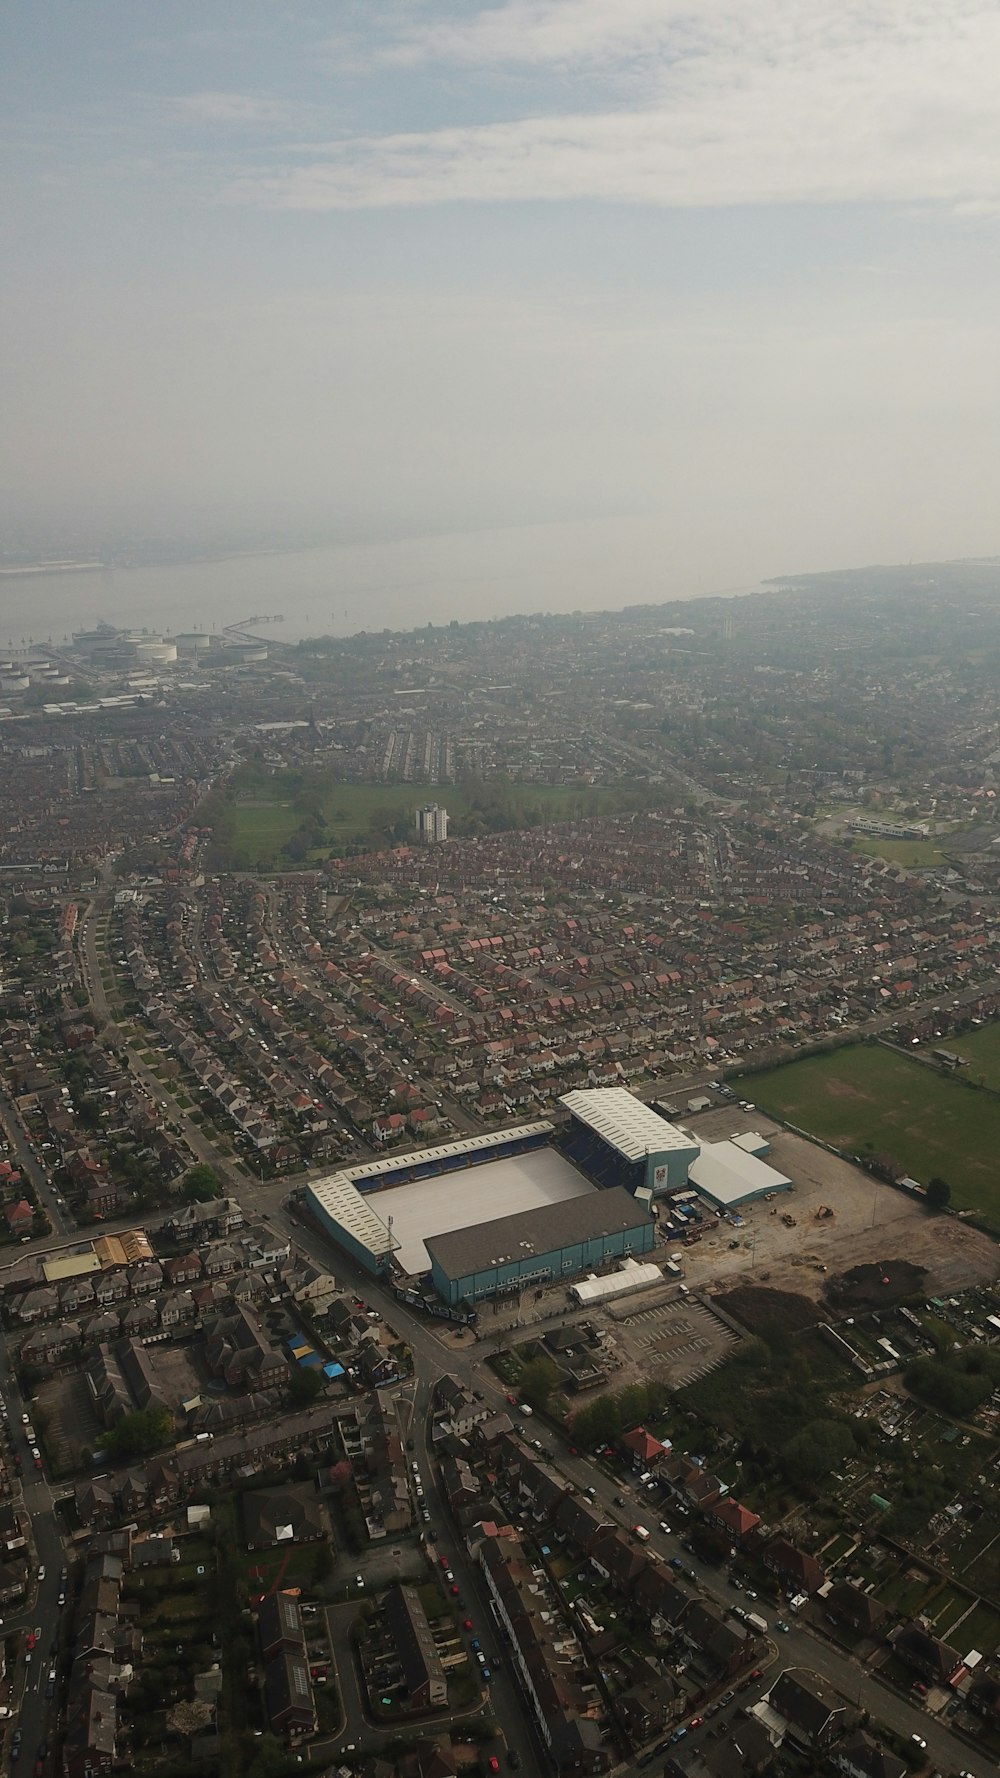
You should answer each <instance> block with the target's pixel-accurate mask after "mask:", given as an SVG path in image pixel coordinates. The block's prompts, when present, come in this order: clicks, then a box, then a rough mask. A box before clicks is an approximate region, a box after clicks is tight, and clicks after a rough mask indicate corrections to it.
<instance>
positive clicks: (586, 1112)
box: [559, 1087, 698, 1161]
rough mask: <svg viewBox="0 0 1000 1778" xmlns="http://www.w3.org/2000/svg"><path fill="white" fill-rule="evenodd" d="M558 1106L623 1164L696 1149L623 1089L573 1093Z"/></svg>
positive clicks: (590, 1088) (603, 1088) (695, 1144)
mask: <svg viewBox="0 0 1000 1778" xmlns="http://www.w3.org/2000/svg"><path fill="white" fill-rule="evenodd" d="M559 1103H560V1105H565V1107H566V1110H567V1111H568V1112H570V1113H571V1114H572V1115H573V1117H576V1118H579V1120H580V1122H581V1123H582V1124H586V1125H587V1127H588V1129H591V1130H593V1131H595V1133H596V1134H597V1135H598V1136H602V1137H603V1138H604V1141H605V1142H607V1143H610V1145H611V1147H612V1148H615V1149H617V1150H618V1153H619V1154H620V1155H623V1156H624V1158H625V1160H627V1161H641V1160H642V1159H643V1158H644V1156H645V1155H654V1154H664V1153H665V1152H666V1151H667V1150H668V1149H671V1148H683V1149H687V1150H688V1151H689V1152H690V1150H691V1149H692V1148H696V1147H697V1146H698V1145H697V1143H696V1142H695V1141H694V1140H693V1139H692V1138H691V1137H690V1136H685V1134H684V1132H683V1130H678V1129H677V1128H676V1126H675V1125H674V1124H668V1123H667V1120H666V1118H665V1117H660V1115H659V1113H658V1112H655V1111H653V1110H651V1109H650V1107H649V1106H648V1105H644V1104H643V1102H642V1100H641V1099H637V1098H636V1097H635V1094H634V1093H630V1092H629V1090H628V1088H627V1087H588V1088H580V1089H579V1090H578V1091H577V1092H575V1093H563V1095H562V1097H561V1098H560V1100H559Z"/></svg>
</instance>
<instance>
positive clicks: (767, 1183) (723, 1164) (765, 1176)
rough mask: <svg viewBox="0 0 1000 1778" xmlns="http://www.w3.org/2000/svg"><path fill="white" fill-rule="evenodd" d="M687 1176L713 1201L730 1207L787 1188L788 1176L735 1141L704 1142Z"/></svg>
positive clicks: (788, 1183)
mask: <svg viewBox="0 0 1000 1778" xmlns="http://www.w3.org/2000/svg"><path fill="white" fill-rule="evenodd" d="M688 1179H689V1181H690V1183H691V1184H692V1185H696V1186H697V1187H698V1190H699V1191H700V1192H703V1193H704V1195H705V1197H706V1198H711V1200H712V1202H713V1203H714V1204H721V1205H722V1206H723V1207H731V1206H733V1205H735V1204H744V1203H746V1202H747V1200H748V1199H750V1198H762V1197H763V1196H764V1195H765V1193H766V1192H780V1191H787V1190H788V1188H789V1186H790V1185H791V1183H792V1182H791V1180H790V1179H788V1178H787V1177H786V1175H785V1174H784V1173H779V1172H778V1171H777V1169H776V1168H774V1167H769V1166H768V1165H767V1162H766V1161H759V1160H758V1159H757V1157H756V1155H752V1154H747V1153H746V1151H745V1150H744V1149H742V1148H737V1146H736V1143H735V1142H704V1143H702V1149H701V1153H700V1155H699V1156H698V1159H697V1160H696V1161H692V1162H691V1165H690V1167H689V1168H688Z"/></svg>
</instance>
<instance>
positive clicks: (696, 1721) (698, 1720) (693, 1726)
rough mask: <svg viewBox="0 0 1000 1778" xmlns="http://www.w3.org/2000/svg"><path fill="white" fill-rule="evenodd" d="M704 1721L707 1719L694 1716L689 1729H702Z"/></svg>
mask: <svg viewBox="0 0 1000 1778" xmlns="http://www.w3.org/2000/svg"><path fill="white" fill-rule="evenodd" d="M704 1720H705V1718H704V1717H703V1716H692V1718H691V1721H690V1722H689V1723H688V1728H689V1729H700V1728H701V1725H702V1723H703V1722H704Z"/></svg>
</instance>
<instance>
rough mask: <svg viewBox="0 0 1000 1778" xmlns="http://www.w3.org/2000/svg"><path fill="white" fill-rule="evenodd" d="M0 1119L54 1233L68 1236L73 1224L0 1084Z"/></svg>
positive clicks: (16, 1112)
mask: <svg viewBox="0 0 1000 1778" xmlns="http://www.w3.org/2000/svg"><path fill="white" fill-rule="evenodd" d="M0 1118H2V1119H3V1122H4V1123H5V1125H6V1127H7V1132H8V1135H9V1137H10V1146H11V1148H12V1149H13V1151H14V1153H15V1155H16V1156H17V1164H18V1166H19V1167H20V1169H21V1172H22V1173H24V1174H25V1175H26V1177H27V1178H28V1179H29V1180H30V1181H31V1184H32V1186H33V1187H34V1191H35V1195H36V1197H37V1199H38V1202H39V1203H40V1204H41V1205H42V1207H43V1209H44V1211H45V1213H46V1215H47V1217H48V1219H49V1221H50V1223H51V1224H52V1228H53V1231H54V1233H55V1234H57V1235H68V1234H71V1233H72V1232H73V1230H74V1229H75V1227H76V1224H75V1223H74V1222H73V1220H72V1218H71V1217H70V1216H69V1215H68V1214H67V1213H66V1210H65V1207H64V1206H62V1205H60V1203H59V1201H58V1199H57V1197H56V1192H55V1187H54V1186H53V1184H52V1181H51V1179H50V1178H49V1175H48V1173H47V1171H46V1169H45V1168H44V1167H43V1166H42V1164H41V1162H40V1161H39V1160H38V1159H37V1158H36V1156H35V1152H34V1150H33V1148H32V1146H31V1142H30V1139H29V1137H28V1136H27V1134H26V1132H25V1128H24V1125H23V1123H22V1122H21V1115H20V1113H19V1111H18V1109H17V1106H16V1105H15V1104H14V1101H13V1099H11V1098H10V1097H9V1095H8V1094H7V1093H6V1092H5V1091H4V1089H3V1088H2V1087H0Z"/></svg>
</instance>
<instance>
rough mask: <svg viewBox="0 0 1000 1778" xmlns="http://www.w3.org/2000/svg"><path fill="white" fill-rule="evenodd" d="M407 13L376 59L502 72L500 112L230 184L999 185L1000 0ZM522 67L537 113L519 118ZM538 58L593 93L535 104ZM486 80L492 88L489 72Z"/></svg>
mask: <svg viewBox="0 0 1000 1778" xmlns="http://www.w3.org/2000/svg"><path fill="white" fill-rule="evenodd" d="M392 18H393V19H398V22H397V23H396V25H395V28H392V26H391V21H390V27H386V26H385V21H384V20H383V36H382V38H381V40H380V41H379V42H378V43H377V44H376V45H375V46H374V49H373V51H372V55H373V59H374V60H376V61H378V60H382V61H387V60H388V61H396V62H402V63H406V64H415V63H418V62H419V63H422V64H425V65H426V66H425V72H426V69H427V68H428V67H429V68H431V69H433V68H434V67H436V66H440V65H444V66H445V67H450V66H454V65H455V64H461V65H463V66H464V67H466V68H468V69H478V70H479V72H480V74H481V75H482V76H484V77H488V76H490V75H491V74H502V75H503V78H504V95H505V97H504V109H505V112H506V113H507V117H506V118H505V120H504V121H495V122H494V121H484V122H482V123H479V124H471V125H465V124H463V125H462V126H461V127H447V126H446V127H440V128H428V129H426V130H423V131H415V132H409V133H406V134H401V133H397V134H392V135H385V136H357V137H352V138H349V139H345V140H343V141H339V142H334V143H331V144H327V145H319V146H317V147H316V148H315V149H313V150H311V151H309V150H307V151H306V152H305V153H303V154H302V155H301V156H300V157H299V158H298V160H297V164H295V165H291V164H289V165H288V166H286V168H285V169H284V170H279V171H278V172H275V171H274V170H273V169H270V170H269V171H268V172H266V173H264V172H261V173H255V172H248V173H247V174H246V175H245V177H244V178H242V179H241V180H240V181H239V182H238V183H237V185H236V186H235V187H234V190H233V195H235V196H237V197H239V198H242V199H244V200H249V201H256V202H259V203H263V204H265V205H268V206H272V207H276V208H283V209H301V210H309V209H314V210H335V209H357V208H363V207H367V206H388V205H415V204H417V205H419V204H439V203H448V202H456V201H478V202H491V201H507V202H513V201H525V200H535V199H538V200H546V199H549V200H552V199H573V198H590V199H598V200H606V201H619V202H626V203H645V204H661V205H671V206H695V205H731V204H748V203H797V202H821V203H836V202H851V201H854V202H866V201H873V202H877V201H903V202H924V201H931V202H940V201H944V202H948V203H952V204H956V205H958V204H961V205H965V206H979V207H982V208H984V209H989V208H990V207H991V206H992V205H993V204H994V202H995V201H996V200H997V199H998V197H1000V107H998V106H997V103H996V94H995V77H996V70H997V68H998V67H1000V6H998V4H997V0H935V3H934V4H933V5H932V4H929V3H928V0H877V3H875V0H759V4H758V5H756V6H751V5H750V4H749V3H748V0H739V3H737V0H698V4H697V6H692V5H691V4H690V0H688V3H687V4H683V5H682V4H680V3H679V0H613V3H611V0H507V3H506V4H503V5H500V6H494V7H489V8H485V9H481V10H480V11H478V12H477V13H475V14H474V15H473V16H471V17H468V18H467V17H464V16H462V15H461V14H459V15H457V16H455V15H451V16H439V17H437V18H433V17H431V18H428V17H426V16H425V17H424V18H423V19H418V20H417V22H415V23H413V22H409V21H410V20H411V18H412V14H411V13H410V11H409V9H407V14H406V17H405V18H403V17H402V15H392ZM519 67H520V68H521V69H522V71H525V70H527V71H529V72H530V74H531V76H532V78H531V80H530V82H529V84H527V85H526V86H525V89H524V94H523V111H525V112H530V113H531V115H522V116H521V117H519V118H515V119H513V120H510V119H509V112H510V108H511V107H510V98H511V90H512V89H511V85H510V82H511V80H512V79H516V77H517V70H518V68H519ZM511 70H513V73H512V72H511ZM540 71H541V72H542V73H545V72H546V71H548V74H549V75H551V73H553V72H559V73H565V72H566V71H571V72H586V73H587V75H588V89H587V93H586V95H584V93H583V91H582V89H581V90H580V91H579V95H578V99H577V104H576V107H575V109H574V110H573V111H567V112H563V111H559V110H556V109H555V108H554V106H553V104H552V102H551V94H552V93H553V92H554V91H558V92H560V93H561V92H563V91H564V90H565V87H564V85H560V86H559V87H558V88H554V87H553V85H552V81H551V78H548V79H547V81H546V86H545V93H546V100H547V102H543V103H542V104H540V103H539V100H540V93H541V90H542V89H540V87H539V73H540ZM595 82H596V85H595ZM514 90H515V92H516V88H515V89H514ZM480 91H481V92H482V94H483V95H484V100H483V102H484V103H488V95H489V91H490V87H489V81H488V78H484V79H483V80H482V83H481V85H480V86H477V88H476V92H477V94H478V93H479V92H480ZM626 91H627V92H630V94H631V101H632V102H631V103H627V102H625V101H624V99H623V92H626ZM602 93H603V98H604V102H603V104H601V103H600V95H601V94H602ZM595 94H596V95H597V103H596V104H595V105H594V107H593V109H585V105H584V104H581V103H580V102H579V101H580V99H584V98H585V102H589V101H590V100H591V99H592V98H593V97H594V96H595Z"/></svg>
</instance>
